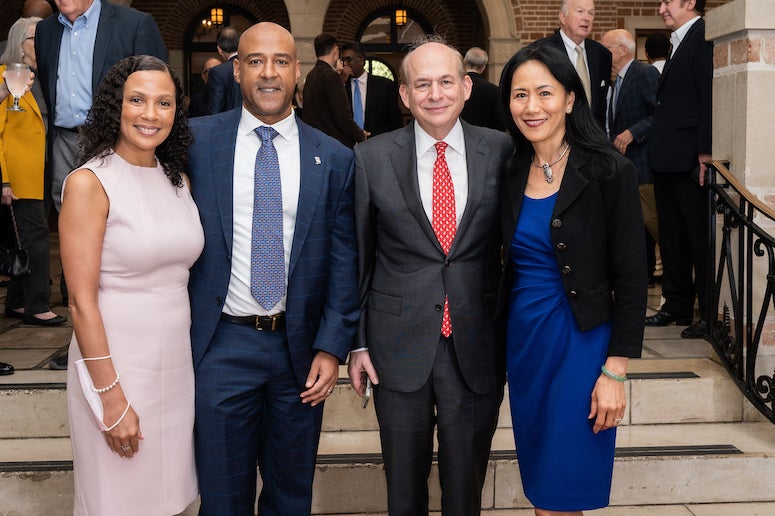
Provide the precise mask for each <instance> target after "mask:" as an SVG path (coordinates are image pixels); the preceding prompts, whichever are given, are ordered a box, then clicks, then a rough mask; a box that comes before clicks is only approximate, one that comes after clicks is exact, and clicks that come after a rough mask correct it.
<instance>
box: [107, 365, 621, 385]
mask: <svg viewBox="0 0 775 516" xmlns="http://www.w3.org/2000/svg"><path fill="white" fill-rule="evenodd" d="M600 370H601V371H603V374H604V375H606V376H607V377H608V378H610V379H611V380H616V381H617V382H624V381H626V380H627V375H626V374H625V375H624V376H619V375H618V374H616V373H612V372H611V371H609V370H608V368H607V367H606V366H605V364H603V365H601V366H600ZM116 381H118V379H116ZM111 387H112V386H111Z"/></svg>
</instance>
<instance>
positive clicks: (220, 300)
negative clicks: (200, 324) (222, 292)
mask: <svg viewBox="0 0 775 516" xmlns="http://www.w3.org/2000/svg"><path fill="white" fill-rule="evenodd" d="M221 303H223V298H221V297H216V298H215V306H221Z"/></svg>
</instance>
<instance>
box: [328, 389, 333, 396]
mask: <svg viewBox="0 0 775 516" xmlns="http://www.w3.org/2000/svg"><path fill="white" fill-rule="evenodd" d="M332 392H334V389H328V390H327V391H326V396H330V395H331V393H332Z"/></svg>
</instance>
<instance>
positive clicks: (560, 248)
mask: <svg viewBox="0 0 775 516" xmlns="http://www.w3.org/2000/svg"><path fill="white" fill-rule="evenodd" d="M566 249H568V246H567V245H565V242H560V243H558V244H557V250H558V251H565V250H566Z"/></svg>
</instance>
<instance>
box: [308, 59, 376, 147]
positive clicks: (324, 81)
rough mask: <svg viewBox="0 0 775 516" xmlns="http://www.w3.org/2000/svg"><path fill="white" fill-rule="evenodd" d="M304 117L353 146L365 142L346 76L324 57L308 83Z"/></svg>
mask: <svg viewBox="0 0 775 516" xmlns="http://www.w3.org/2000/svg"><path fill="white" fill-rule="evenodd" d="M302 120H304V121H305V122H306V123H308V124H309V125H311V126H312V127H314V128H315V129H319V130H320V131H323V132H324V133H326V134H327V135H329V136H331V137H333V138H336V139H337V140H339V141H340V142H342V143H343V144H345V145H347V146H348V147H350V148H351V149H352V148H353V146H354V145H355V144H356V143H358V142H360V141H363V130H362V129H361V128H360V127H358V124H356V123H355V121H354V120H353V113H352V109H351V108H350V102H349V101H348V99H347V93H346V92H345V88H344V85H343V84H342V79H341V78H340V77H339V74H338V73H336V70H334V69H333V68H331V65H329V64H328V63H326V62H325V61H321V60H320V59H318V61H317V63H315V67H314V68H312V70H310V71H309V73H308V74H307V79H306V81H305V82H304V118H302Z"/></svg>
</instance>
